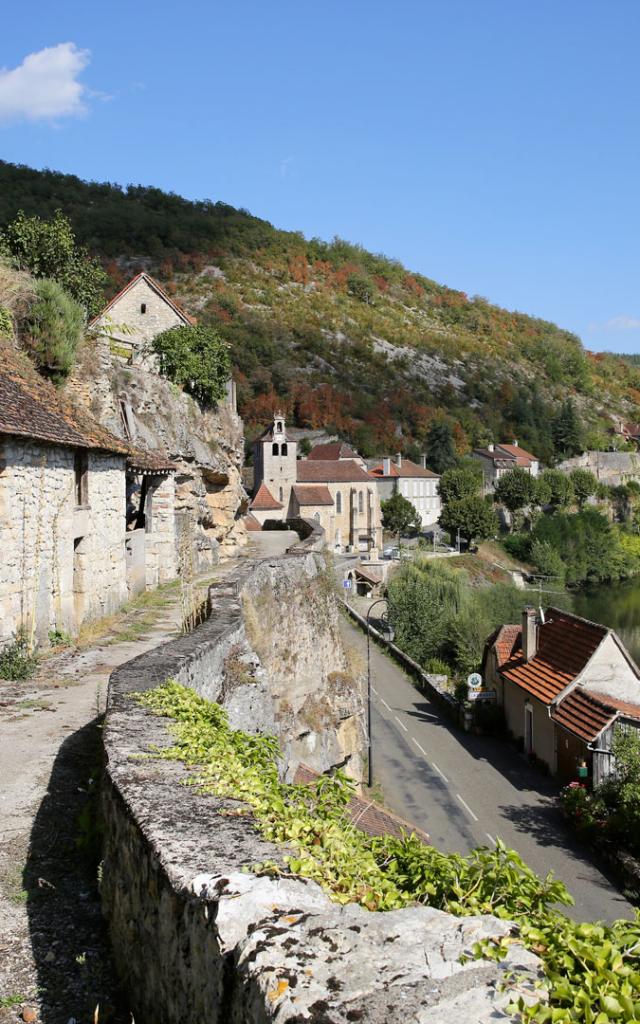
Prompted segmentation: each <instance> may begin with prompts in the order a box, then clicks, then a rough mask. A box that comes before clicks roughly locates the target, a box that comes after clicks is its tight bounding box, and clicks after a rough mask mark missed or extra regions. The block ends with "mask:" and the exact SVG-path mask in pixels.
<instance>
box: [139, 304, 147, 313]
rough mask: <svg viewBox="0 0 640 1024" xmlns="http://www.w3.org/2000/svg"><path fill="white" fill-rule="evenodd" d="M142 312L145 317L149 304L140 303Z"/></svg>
mask: <svg viewBox="0 0 640 1024" xmlns="http://www.w3.org/2000/svg"><path fill="white" fill-rule="evenodd" d="M140 312H141V313H142V314H143V315H144V314H145V313H146V312H147V304H146V302H141V303H140Z"/></svg>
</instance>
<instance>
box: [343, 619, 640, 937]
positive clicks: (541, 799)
mask: <svg viewBox="0 0 640 1024" xmlns="http://www.w3.org/2000/svg"><path fill="white" fill-rule="evenodd" d="M342 630H343V634H344V638H345V640H346V641H347V643H348V644H349V645H350V646H352V647H356V648H357V649H358V650H360V651H361V652H362V654H363V655H365V657H366V636H365V634H364V633H363V631H362V630H361V629H359V628H358V627H357V626H354V625H352V623H350V622H348V621H347V620H346V619H344V620H343V622H342ZM371 680H372V687H373V694H372V698H373V707H372V737H373V775H374V782H375V783H379V784H380V785H381V787H382V791H383V794H384V802H385V803H386V805H387V806H388V807H390V808H391V809H392V810H394V811H395V812H396V813H397V814H400V815H401V816H402V817H404V818H406V819H407V820H408V821H411V822H413V823H415V824H416V825H417V826H419V827H420V828H421V829H424V831H425V832H427V833H428V834H429V836H430V837H431V841H432V842H433V844H434V846H436V847H438V849H440V850H443V851H445V852H453V851H456V852H458V853H468V852H469V851H470V850H471V849H472V848H473V847H475V846H492V845H494V844H495V840H496V838H497V837H500V838H501V839H502V840H503V841H504V842H505V843H506V844H507V846H510V847H512V848H513V849H515V850H517V851H518V853H519V854H520V855H521V857H522V858H523V860H524V861H525V862H526V863H527V864H529V866H530V867H532V868H533V869H534V870H535V871H536V872H537V873H538V874H541V875H545V874H546V873H547V872H548V871H553V873H554V875H555V876H556V877H557V878H559V879H561V880H562V881H563V882H564V883H565V885H566V886H567V888H568V889H569V891H570V892H571V894H572V896H573V897H574V899H575V901H576V902H575V907H573V908H571V909H568V910H567V913H569V914H571V916H573V917H576V918H578V919H580V920H591V921H594V920H605V921H611V920H614V919H615V918H617V917H631V916H633V908H632V907H631V906H630V904H629V903H628V902H627V901H626V900H625V899H624V898H623V897H622V896H621V895H620V893H619V892H618V891H617V889H616V888H615V887H614V886H613V885H612V884H611V883H610V882H609V881H608V879H607V878H605V876H604V875H603V874H602V873H601V871H599V870H598V868H597V867H596V866H595V865H594V864H593V863H592V861H591V860H590V859H589V858H587V857H585V856H584V855H583V853H582V852H581V849H580V847H579V845H578V844H577V843H576V841H575V839H574V837H573V836H572V835H571V833H570V832H569V831H568V830H567V829H566V827H565V825H564V822H563V819H562V816H561V815H560V814H559V812H558V810H557V808H556V804H555V801H554V795H555V793H556V792H557V790H556V788H555V786H554V784H553V782H552V781H551V780H549V779H546V778H545V777H544V776H543V775H541V774H540V773H539V772H538V771H536V770H534V769H532V768H530V766H529V765H528V763H527V762H526V761H525V760H524V759H523V758H522V757H521V756H520V755H519V754H518V753H517V752H516V751H515V750H513V748H512V747H510V746H509V745H508V744H506V743H503V742H501V741H500V740H493V739H491V738H489V737H484V736H470V735H467V734H466V733H464V732H462V731H461V730H458V729H456V728H454V727H453V726H452V725H450V724H449V723H448V721H447V719H446V718H444V717H443V716H442V715H441V713H440V711H439V709H438V707H437V705H435V704H434V703H432V702H431V701H429V700H428V699H427V698H426V697H424V696H423V695H422V694H421V693H420V692H419V691H418V690H417V689H416V688H415V686H413V684H412V683H411V681H410V679H409V677H408V676H407V675H406V674H405V673H404V672H403V671H402V670H401V669H400V668H399V667H398V666H397V665H396V664H395V663H394V662H393V661H392V660H391V659H390V658H388V657H387V656H386V655H385V654H384V653H382V651H380V650H379V648H378V647H377V646H376V644H375V643H372V644H371Z"/></svg>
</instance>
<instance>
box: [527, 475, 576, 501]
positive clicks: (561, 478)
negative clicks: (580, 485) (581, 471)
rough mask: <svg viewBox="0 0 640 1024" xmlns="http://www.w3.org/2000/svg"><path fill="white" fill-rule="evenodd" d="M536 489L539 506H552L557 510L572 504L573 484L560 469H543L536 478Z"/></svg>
mask: <svg viewBox="0 0 640 1024" xmlns="http://www.w3.org/2000/svg"><path fill="white" fill-rule="evenodd" d="M536 487H537V492H538V501H539V502H540V504H541V505H552V506H553V508H554V509H558V508H567V507H568V506H569V505H571V504H572V503H573V500H574V492H573V483H572V482H571V478H570V477H569V476H567V474H566V473H563V472H562V471H561V470H560V469H545V471H544V472H543V473H541V474H540V476H539V477H538V479H537V483H536Z"/></svg>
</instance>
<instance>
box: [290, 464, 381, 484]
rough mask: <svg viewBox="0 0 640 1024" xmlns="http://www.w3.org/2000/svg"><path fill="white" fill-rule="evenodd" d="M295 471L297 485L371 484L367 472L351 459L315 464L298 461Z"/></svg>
mask: <svg viewBox="0 0 640 1024" xmlns="http://www.w3.org/2000/svg"><path fill="white" fill-rule="evenodd" d="M296 470H297V475H298V483H309V484H319V483H329V482H330V481H331V482H333V483H371V478H370V477H369V474H368V473H367V471H366V470H364V469H363V468H362V467H361V466H359V465H358V463H357V462H354V461H353V460H352V459H330V460H329V459H328V460H326V461H325V460H318V461H317V462H314V461H311V462H310V461H309V460H308V459H299V460H298V462H297V463H296Z"/></svg>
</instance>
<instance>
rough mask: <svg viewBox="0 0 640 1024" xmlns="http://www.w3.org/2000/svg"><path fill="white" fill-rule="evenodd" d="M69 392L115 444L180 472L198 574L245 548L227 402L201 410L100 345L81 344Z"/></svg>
mask: <svg viewBox="0 0 640 1024" xmlns="http://www.w3.org/2000/svg"><path fill="white" fill-rule="evenodd" d="M68 387H69V389H70V390H71V391H72V392H73V393H74V396H75V397H76V399H78V400H80V401H81V402H82V403H83V404H85V405H86V406H87V407H88V408H89V409H90V410H91V412H92V414H93V415H94V416H95V417H96V419H98V420H99V421H100V422H101V423H102V424H103V425H104V426H105V427H107V428H108V429H109V430H110V431H111V432H112V433H114V434H115V435H116V436H117V437H121V438H123V439H127V434H128V433H129V434H130V435H131V437H130V440H131V442H132V443H133V444H134V445H135V444H138V445H141V446H142V447H144V448H150V449H152V450H158V449H160V450H162V451H163V452H164V453H166V454H167V455H168V456H169V458H170V459H171V461H172V462H174V463H175V464H176V465H177V467H178V472H177V474H176V509H177V511H178V512H184V513H188V515H185V516H184V517H183V521H184V522H186V523H187V524H188V529H189V531H190V536H189V538H188V544H189V548H190V551H191V553H192V555H193V559H194V565H193V568H194V570H195V571H200V570H202V569H206V568H207V566H209V565H212V564H215V563H216V562H217V561H218V560H219V559H220V558H221V557H227V556H229V555H231V554H234V553H235V552H236V551H237V549H238V547H239V546H241V545H243V544H244V543H245V530H244V525H243V523H242V515H243V513H244V511H245V509H246V504H247V495H246V492H245V490H244V487H243V485H242V480H241V475H240V474H241V470H242V463H243V461H244V436H243V424H242V420H241V419H240V417H239V416H238V415H237V413H236V411H235V409H234V408H232V406H231V404H230V403H229V402H228V401H227V400H226V399H225V400H223V401H221V402H220V403H219V405H218V406H217V407H216V408H211V409H203V408H201V406H200V405H199V404H198V403H197V402H196V401H195V400H194V399H193V398H191V397H190V396H189V395H187V394H185V393H184V392H183V391H180V390H179V389H178V388H177V387H176V386H175V385H173V384H171V383H170V382H169V381H167V380H165V379H164V378H163V377H161V376H160V375H159V374H157V373H154V372H153V371H151V370H148V369H145V368H143V367H141V366H129V365H126V364H125V363H123V362H122V360H120V359H118V358H117V357H116V356H113V355H112V354H111V353H110V351H109V345H108V342H106V341H105V340H104V339H100V340H96V339H94V340H89V341H87V342H86V343H85V348H84V350H83V352H82V354H81V357H80V359H79V361H78V365H77V367H76V369H75V371H74V374H73V377H72V378H71V380H70V382H69V384H68Z"/></svg>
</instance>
